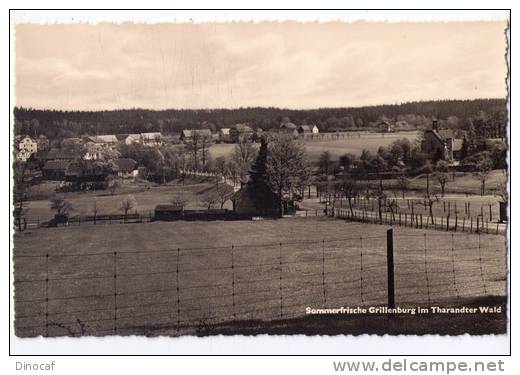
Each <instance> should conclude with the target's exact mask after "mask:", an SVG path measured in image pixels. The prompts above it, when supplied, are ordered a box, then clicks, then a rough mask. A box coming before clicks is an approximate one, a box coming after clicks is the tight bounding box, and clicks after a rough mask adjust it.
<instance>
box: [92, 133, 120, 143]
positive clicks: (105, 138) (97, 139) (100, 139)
mask: <svg viewBox="0 0 520 375" xmlns="http://www.w3.org/2000/svg"><path fill="white" fill-rule="evenodd" d="M88 139H89V140H90V141H91V142H94V143H117V137H116V136H115V135H113V134H109V135H94V136H89V137H88Z"/></svg>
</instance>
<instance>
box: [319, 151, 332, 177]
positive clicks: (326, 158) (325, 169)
mask: <svg viewBox="0 0 520 375" xmlns="http://www.w3.org/2000/svg"><path fill="white" fill-rule="evenodd" d="M330 167H331V160H330V152H329V151H323V152H322V153H321V155H320V158H319V160H318V168H319V171H320V174H322V175H324V176H328V175H329V172H330Z"/></svg>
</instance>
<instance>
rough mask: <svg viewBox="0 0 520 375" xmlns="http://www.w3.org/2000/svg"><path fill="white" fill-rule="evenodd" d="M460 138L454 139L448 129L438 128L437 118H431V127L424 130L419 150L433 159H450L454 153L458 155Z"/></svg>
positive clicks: (460, 147)
mask: <svg viewBox="0 0 520 375" xmlns="http://www.w3.org/2000/svg"><path fill="white" fill-rule="evenodd" d="M461 149H462V140H460V139H456V138H455V136H454V134H453V131H452V130H450V129H442V130H439V128H438V122H437V120H433V123H432V128H431V129H426V130H425V131H424V136H423V141H422V142H421V151H422V152H424V153H425V154H428V155H430V156H431V157H433V158H434V159H435V160H439V159H445V160H449V161H452V160H453V159H454V157H455V155H459V156H460V150H461Z"/></svg>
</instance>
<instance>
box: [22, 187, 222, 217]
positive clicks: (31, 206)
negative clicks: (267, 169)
mask: <svg viewBox="0 0 520 375" xmlns="http://www.w3.org/2000/svg"><path fill="white" fill-rule="evenodd" d="M212 187H213V183H211V182H207V181H206V182H201V181H199V180H192V179H186V180H185V183H184V184H182V183H179V182H178V181H174V182H172V183H168V184H164V185H157V184H153V183H144V182H141V181H137V182H135V183H134V182H125V184H123V185H122V187H121V188H119V189H118V190H117V191H116V193H115V194H111V193H110V192H109V191H108V190H106V191H84V192H72V193H65V194H63V195H64V196H65V197H66V198H67V200H68V201H69V202H70V203H71V204H72V207H73V210H72V212H71V215H73V216H76V215H80V216H85V215H92V208H93V203H94V200H96V201H97V208H98V214H100V215H101V214H121V213H122V212H121V210H120V207H121V201H122V200H123V199H125V198H126V196H127V195H128V194H132V195H133V196H134V197H135V199H136V201H137V207H136V208H135V210H137V211H138V212H141V213H144V214H149V213H150V212H153V210H154V209H155V206H157V205H158V204H167V203H170V201H171V199H172V197H173V196H176V195H180V196H183V197H184V199H186V200H187V202H188V204H187V206H186V208H187V209H205V208H207V206H206V205H205V204H204V203H203V202H202V200H201V198H202V196H203V194H204V193H205V192H207V191H208V190H210V189H211V188H212ZM218 207H220V206H218ZM225 208H231V203H230V202H227V203H226V205H225ZM27 209H28V211H27V220H29V221H36V220H40V222H42V221H47V220H50V219H51V218H52V217H54V212H53V211H51V209H50V204H49V200H48V199H39V200H32V201H29V202H28V203H27ZM132 211H134V210H132Z"/></svg>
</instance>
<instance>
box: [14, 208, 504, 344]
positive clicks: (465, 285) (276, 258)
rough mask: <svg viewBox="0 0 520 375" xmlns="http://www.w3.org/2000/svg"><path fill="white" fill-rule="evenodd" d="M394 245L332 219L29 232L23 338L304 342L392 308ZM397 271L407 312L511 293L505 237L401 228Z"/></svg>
mask: <svg viewBox="0 0 520 375" xmlns="http://www.w3.org/2000/svg"><path fill="white" fill-rule="evenodd" d="M386 241H387V239H386V228H385V227H384V226H380V225H372V224H357V223H348V222H345V221H343V220H337V219H332V218H287V219H279V220H260V221H230V222H182V221H180V222H169V223H168V222H152V223H140V224H112V225H97V226H94V225H88V226H82V227H59V228H52V229H35V230H27V231H24V232H21V233H16V234H15V235H14V271H15V273H14V275H15V280H14V291H15V314H16V323H15V327H16V334H17V335H18V336H36V335H40V334H43V335H49V336H60V335H106V334H146V335H159V334H166V335H181V334H212V333H213V331H212V327H215V326H217V325H218V324H226V323H230V322H242V324H246V323H247V322H250V323H251V322H256V323H251V324H253V325H254V324H262V322H271V321H273V322H276V321H280V320H287V319H303V320H302V321H301V322H300V325H299V328H298V327H295V328H294V329H295V331H294V332H296V331H298V330H299V329H301V328H302V327H304V326H305V324H306V322H308V321H307V320H306V317H305V308H306V307H308V306H310V307H313V308H323V307H329V308H332V307H340V306H351V307H355V306H384V305H385V304H386V298H387V289H386V282H387V281H386V267H387V264H386ZM394 263H395V285H396V303H397V304H398V305H399V306H419V305H421V306H431V305H436V306H458V305H461V304H462V305H463V304H464V303H466V302H468V301H469V300H471V299H473V298H476V297H483V298H484V297H486V298H487V297H490V296H498V297H503V296H505V293H506V275H507V266H506V251H505V239H504V238H503V237H502V236H494V235H475V234H472V235H470V234H460V233H457V234H453V235H450V234H446V233H439V232H434V231H428V230H421V231H419V230H414V229H410V228H394ZM116 274H117V278H116V277H115V275H116ZM47 299H48V300H47ZM46 314H48V315H46ZM339 319H341V318H339ZM370 319H371V317H366V316H364V317H362V319H361V318H360V320H358V321H357V324H356V328H355V329H356V330H357V331H358V332H359V331H363V327H364V326H365V325H370V322H369V321H370ZM374 319H377V317H374ZM244 322H246V323H244ZM250 323H247V324H246V325H248V326H250ZM351 328H352V327H351ZM434 328H435V327H430V326H429V325H428V323H427V322H425V325H423V326H422V331H421V330H418V332H419V331H420V332H424V331H425V330H426V331H427V330H428V329H430V330H432V329H434ZM459 328H460V327H459ZM467 330H468V331H471V327H467ZM336 333H341V332H336ZM344 333H348V331H347V332H344Z"/></svg>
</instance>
